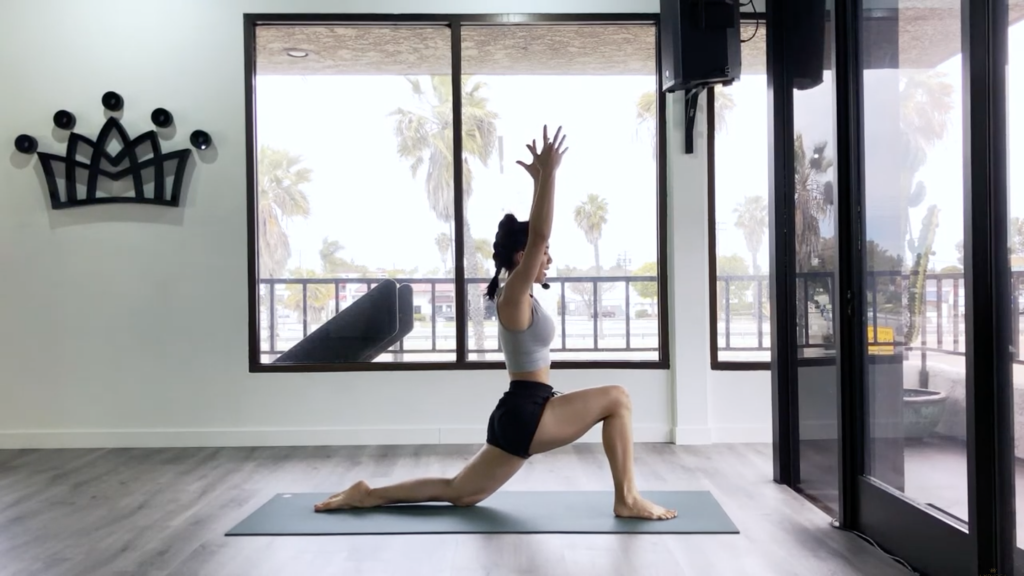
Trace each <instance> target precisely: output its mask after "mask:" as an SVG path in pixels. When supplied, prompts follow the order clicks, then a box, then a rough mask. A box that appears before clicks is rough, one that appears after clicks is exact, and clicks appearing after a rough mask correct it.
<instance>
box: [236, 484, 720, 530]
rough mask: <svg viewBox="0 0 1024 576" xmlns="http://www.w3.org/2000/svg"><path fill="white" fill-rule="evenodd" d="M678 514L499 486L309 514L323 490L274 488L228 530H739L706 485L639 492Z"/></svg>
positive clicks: (601, 497) (596, 496)
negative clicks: (638, 515)
mask: <svg viewBox="0 0 1024 576" xmlns="http://www.w3.org/2000/svg"><path fill="white" fill-rule="evenodd" d="M643 495H644V497H645V498H647V499H648V500H651V501H652V502H656V503H658V504H660V505H662V506H665V507H666V508H669V509H674V510H676V511H677V512H678V513H679V515H678V516H677V517H676V518H673V519H672V520H635V519H628V518H616V517H615V516H614V515H613V514H612V503H613V501H614V498H613V494H612V492H534V491H524V492H514V491H498V492H497V493H495V494H494V495H492V496H491V497H490V498H488V499H487V500H484V501H483V502H482V503H480V504H478V505H476V506H472V507H463V508H460V507H457V506H452V505H451V504H434V503H431V504H399V505H395V506H385V507H381V508H372V509H362V510H337V511H332V512H319V513H318V512H314V511H313V505H314V504H316V503H317V502H321V501H323V500H325V499H326V498H328V497H329V496H330V494H329V493H323V494H320V493H315V494H314V493H293V494H277V495H276V496H274V497H273V498H271V499H270V501H268V502H267V503H265V504H263V505H262V506H261V507H260V508H259V509H257V510H256V511H255V512H253V513H252V514H251V515H249V517H247V518H246V519H245V520H243V521H242V522H240V523H239V524H238V525H237V526H235V527H234V528H232V529H231V530H230V531H229V532H228V533H227V534H226V535H227V536H310V535H339V534H481V533H519V534H541V533H548V534H550V533H560V534H609V533H613V534H619V533H640V534H739V529H738V528H737V527H736V525H735V524H733V522H732V520H731V519H730V518H729V516H728V515H727V514H726V513H725V510H723V509H722V507H721V505H719V503H718V501H717V500H715V497H714V496H712V495H711V493H710V492H706V491H685V492H644V493H643Z"/></svg>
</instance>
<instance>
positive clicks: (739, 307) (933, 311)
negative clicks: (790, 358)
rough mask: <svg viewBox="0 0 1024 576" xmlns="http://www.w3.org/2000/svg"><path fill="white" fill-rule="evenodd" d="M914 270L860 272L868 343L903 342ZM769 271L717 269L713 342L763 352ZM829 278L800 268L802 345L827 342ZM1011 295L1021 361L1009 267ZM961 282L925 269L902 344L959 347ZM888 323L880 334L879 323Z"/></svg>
mask: <svg viewBox="0 0 1024 576" xmlns="http://www.w3.org/2000/svg"><path fill="white" fill-rule="evenodd" d="M914 279H916V275H914V274H905V273H900V272H898V271H895V272H888V271H886V272H882V271H880V272H871V273H869V274H868V275H867V277H866V278H865V283H864V287H865V290H867V291H868V299H867V306H866V309H867V313H868V324H869V325H870V326H872V327H873V331H872V335H871V336H870V337H869V339H868V344H869V345H872V346H896V345H900V346H902V345H904V344H905V338H904V337H905V333H904V332H905V328H906V326H905V320H904V315H905V310H906V308H907V306H908V304H907V302H906V298H905V292H906V289H907V287H908V284H907V283H909V282H911V281H912V280H914ZM768 280H769V277H768V276H767V275H760V276H751V275H746V276H719V277H718V294H717V296H718V301H717V306H718V315H717V317H718V322H717V323H718V349H719V351H737V352H759V351H763V352H768V351H770V350H771V342H770V310H769V302H768V289H767V288H768ZM832 283H833V277H832V274H831V273H829V272H811V273H803V274H798V275H797V278H796V284H797V294H799V295H801V296H802V299H803V301H802V302H801V304H806V312H804V311H802V310H801V311H800V315H801V317H800V318H798V320H797V327H798V328H797V329H798V334H797V341H798V343H799V346H800V347H801V348H804V349H808V348H830V347H831V326H832V316H831V314H832V305H831V302H832V297H831V296H832ZM1011 283H1012V290H1011V294H1012V297H1013V301H1012V304H1011V313H1012V320H1011V322H1012V327H1013V328H1012V333H1013V354H1014V360H1015V361H1016V362H1018V363H1024V354H1022V352H1021V340H1024V322H1022V321H1021V320H1022V317H1021V315H1022V314H1024V271H1015V272H1012V273H1011ZM964 292H965V289H964V275H963V273H927V274H925V279H924V286H923V298H924V305H923V307H922V313H921V316H920V320H919V322H920V326H919V328H918V334H917V337H916V338H915V341H914V342H913V343H912V344H910V345H907V346H905V349H906V350H907V351H911V350H918V351H923V352H938V353H943V354H954V355H962V354H964V342H963V335H964V334H965V333H966V332H965V329H966V327H965V324H964V323H965V318H964V310H965V305H966V303H965V294H964ZM886 328H889V329H891V330H892V332H893V334H892V340H891V341H890V340H889V337H888V336H887V337H884V338H880V337H879V334H880V332H881V330H880V329H886Z"/></svg>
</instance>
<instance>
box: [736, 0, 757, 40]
mask: <svg viewBox="0 0 1024 576" xmlns="http://www.w3.org/2000/svg"><path fill="white" fill-rule="evenodd" d="M744 6H750V7H751V8H752V9H753V12H754V14H757V6H754V0H747V1H746V2H745V3H743V4H740V8H743V7H744ZM754 22H755V26H754V33H753V34H751V35H750V38H747V39H742V38H741V39H740V44H746V43H747V42H750V41H751V40H753V39H754V38H755V37H756V36H757V33H758V32H760V31H761V19H760V18H758V19H757V20H755V21H754Z"/></svg>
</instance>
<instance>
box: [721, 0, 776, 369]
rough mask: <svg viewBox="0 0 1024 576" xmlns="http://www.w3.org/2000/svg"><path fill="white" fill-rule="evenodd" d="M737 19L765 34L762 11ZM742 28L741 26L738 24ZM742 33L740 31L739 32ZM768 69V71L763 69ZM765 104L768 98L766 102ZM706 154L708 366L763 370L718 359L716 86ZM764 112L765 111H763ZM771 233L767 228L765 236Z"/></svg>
mask: <svg viewBox="0 0 1024 576" xmlns="http://www.w3.org/2000/svg"><path fill="white" fill-rule="evenodd" d="M740 22H742V23H743V24H747V25H749V24H753V23H757V26H758V29H757V32H756V33H757V34H766V33H767V28H768V18H767V15H766V14H765V13H764V12H742V13H740ZM741 30H742V28H741ZM741 34H742V33H741ZM766 72H767V71H766ZM765 105H766V106H767V102H766V103H765ZM706 108H707V113H706V114H705V116H706V121H707V134H708V137H707V142H708V150H707V158H708V329H709V331H710V343H709V346H710V347H711V370H713V371H716V372H719V371H720V372H766V371H769V370H771V368H772V363H771V360H720V359H719V357H718V352H719V350H718V235H717V234H716V233H715V229H716V227H717V226H718V219H717V218H716V213H715V210H716V208H715V206H716V204H715V194H716V192H717V187H716V185H715V89H714V88H713V87H712V88H709V89H708V90H707V102H706ZM766 113H767V112H766ZM771 148H772V146H771V142H770V141H769V142H768V155H769V158H770V157H771V154H772V149H771ZM771 234H772V232H771V229H769V230H768V237H770V236H771ZM770 286H771V274H770V273H769V275H768V278H766V279H765V281H764V288H763V290H764V293H763V299H764V300H765V301H768V300H769V289H770ZM770 339H771V332H770V330H765V332H764V342H765V345H764V350H765V351H766V352H768V353H769V355H770V354H771V349H772V346H771V340H770Z"/></svg>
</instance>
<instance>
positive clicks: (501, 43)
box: [256, 0, 1024, 75]
mask: <svg viewBox="0 0 1024 576" xmlns="http://www.w3.org/2000/svg"><path fill="white" fill-rule="evenodd" d="M926 4H927V1H921V2H918V3H917V4H916V5H914V6H915V7H910V6H911V4H910V3H909V2H908V3H906V6H904V4H903V3H901V8H900V10H899V11H898V12H897V11H894V10H874V11H871V12H870V18H869V20H868V21H867V23H866V25H865V26H864V27H863V35H864V45H865V46H866V47H867V51H866V52H865V54H864V59H863V60H864V62H865V63H866V64H867V65H868V66H869V67H871V68H876V67H893V66H894V65H895V64H896V63H897V60H895V59H893V58H892V57H893V55H895V54H897V53H898V56H899V58H898V65H899V67H900V68H905V69H906V68H918V69H922V68H933V67H935V66H937V65H938V64H940V63H942V62H944V61H946V60H948V59H949V58H951V57H953V56H955V55H956V54H958V53H960V37H961V31H960V26H961V18H960V16H961V15H960V10H959V6H956V5H955V4H954V3H951V2H949V1H947V0H943V2H942V3H941V4H942V5H943V6H944V7H934V6H933V7H917V6H924V5H926ZM951 4H953V5H954V7H948V6H950V5H951ZM1010 12H1011V13H1010V19H1011V22H1017V21H1019V20H1021V19H1022V18H1024V2H1016V1H1014V2H1013V4H1012V5H1011V8H1010ZM755 32H756V33H755ZM765 32H766V27H765V26H763V25H762V26H760V27H759V28H758V27H757V25H756V24H755V23H746V22H745V23H744V24H743V26H742V28H741V31H740V35H741V38H743V39H748V38H749V39H750V41H749V42H745V43H744V44H743V46H742V57H743V73H744V74H764V73H765V66H766V47H765ZM897 32H898V33H897ZM830 44H831V39H830V38H826V45H830ZM461 47H462V71H463V73H464V74H489V75H499V74H531V75H543V74H558V75H574V74H581V75H646V74H656V73H657V70H656V69H655V63H656V40H655V27H654V26H653V25H652V24H608V25H605V24H600V25H562V24H545V25H499V26H494V25H477V26H470V25H463V27H462V43H461ZM289 49H301V50H303V51H306V52H308V56H306V57H305V58H294V57H291V56H289V55H288V54H287V51H288V50H289ZM829 60H830V58H826V59H825V65H826V66H830V62H829ZM256 72H257V74H270V75H325V74H329V75H339V74H344V75H380V74H384V75H405V74H416V75H426V74H450V73H451V31H450V30H449V29H448V28H447V27H446V26H444V25H443V24H425V25H409V26H406V25H401V26H395V25H347V26H346V25H336V26H325V25H264V26H259V27H257V28H256Z"/></svg>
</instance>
